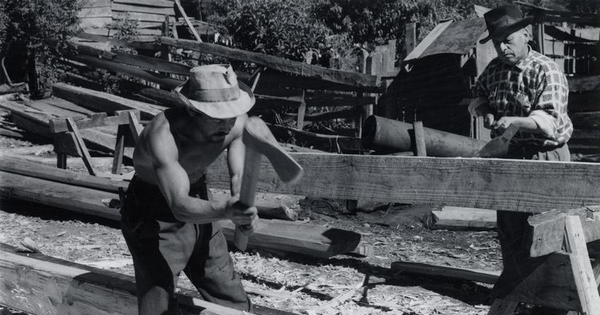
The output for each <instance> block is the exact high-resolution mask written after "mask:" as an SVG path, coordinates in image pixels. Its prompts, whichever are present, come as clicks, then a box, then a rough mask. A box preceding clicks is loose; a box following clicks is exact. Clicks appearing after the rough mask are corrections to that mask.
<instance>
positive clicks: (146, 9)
mask: <svg viewBox="0 0 600 315" xmlns="http://www.w3.org/2000/svg"><path fill="white" fill-rule="evenodd" d="M112 10H113V11H115V12H138V13H152V14H162V15H165V14H167V15H172V16H175V11H174V10H173V7H172V6H171V7H170V8H165V7H156V6H148V5H133V4H126V3H113V5H112Z"/></svg>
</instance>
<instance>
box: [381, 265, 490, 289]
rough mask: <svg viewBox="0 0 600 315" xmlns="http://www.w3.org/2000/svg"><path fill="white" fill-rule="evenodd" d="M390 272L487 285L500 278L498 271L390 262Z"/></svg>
mask: <svg viewBox="0 0 600 315" xmlns="http://www.w3.org/2000/svg"><path fill="white" fill-rule="evenodd" d="M390 270H391V271H392V273H393V274H395V275H397V274H399V273H413V274H419V275H426V276H442V277H448V278H454V279H460V280H469V281H475V282H482V283H489V284H494V283H496V280H498V277H500V272H499V271H497V272H496V271H486V270H478V269H468V268H457V267H450V266H440V265H432V264H425V263H415V262H406V261H395V262H392V265H391V266H390Z"/></svg>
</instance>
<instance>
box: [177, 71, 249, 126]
mask: <svg viewBox="0 0 600 315" xmlns="http://www.w3.org/2000/svg"><path fill="white" fill-rule="evenodd" d="M175 94H177V95H178V96H179V98H180V100H181V101H182V102H183V104H185V106H188V107H189V108H190V109H192V110H194V111H198V112H201V113H203V114H206V115H207V116H210V117H212V118H218V119H226V118H234V117H237V116H240V115H242V114H245V113H247V112H248V111H249V110H250V108H252V106H254V102H255V98H254V94H253V93H252V90H250V88H249V87H248V86H247V85H245V84H244V83H242V82H238V80H237V76H236V74H235V72H234V71H233V68H232V67H231V65H228V64H214V65H205V66H199V67H194V68H192V69H191V70H190V78H189V79H188V80H187V81H186V82H185V83H183V84H182V85H181V86H179V87H177V88H176V89H175Z"/></svg>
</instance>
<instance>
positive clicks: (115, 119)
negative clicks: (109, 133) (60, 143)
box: [50, 111, 140, 133]
mask: <svg viewBox="0 0 600 315" xmlns="http://www.w3.org/2000/svg"><path fill="white" fill-rule="evenodd" d="M134 112H135V113H134V115H136V116H137V117H139V116H140V112H139V111H134ZM73 121H74V122H75V124H76V125H77V128H79V129H88V128H94V127H100V126H116V125H124V124H128V123H129V117H128V111H117V112H116V115H114V116H110V117H108V116H106V113H97V114H94V115H92V116H91V117H90V118H84V119H73ZM66 131H69V129H68V127H67V123H66V121H65V120H64V118H63V119H60V118H59V119H51V120H50V132H52V133H59V132H66Z"/></svg>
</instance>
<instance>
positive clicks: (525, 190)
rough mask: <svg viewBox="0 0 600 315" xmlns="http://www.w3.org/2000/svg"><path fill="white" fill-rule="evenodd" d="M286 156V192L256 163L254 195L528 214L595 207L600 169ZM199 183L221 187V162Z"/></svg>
mask: <svg viewBox="0 0 600 315" xmlns="http://www.w3.org/2000/svg"><path fill="white" fill-rule="evenodd" d="M291 155H292V157H294V158H295V159H296V160H297V161H298V163H300V165H302V167H303V168H304V171H305V173H304V176H303V177H302V179H301V180H300V181H299V182H298V183H296V184H294V185H285V184H283V183H282V182H281V181H280V180H279V179H278V178H277V175H276V174H275V171H274V170H273V169H272V167H271V166H270V164H269V162H268V161H263V163H262V165H261V171H260V175H261V176H260V179H259V183H258V190H259V191H263V192H271V193H284V194H293V195H300V196H312V197H324V198H335V199H353V200H356V199H364V200H377V201H390V202H403V203H413V204H438V205H452V206H460V207H472V208H483V209H494V210H508V211H517V212H529V213H539V212H544V211H548V210H550V209H573V208H577V207H582V206H584V205H590V204H600V193H599V192H600V181H599V180H598V178H600V165H598V164H594V163H577V162H541V161H526V160H504V159H478V158H433V157H406V156H375V155H350V154H345V155H337V154H312V153H291ZM265 160H266V159H265ZM207 178H208V181H209V185H212V186H218V187H220V188H224V189H226V188H228V187H229V173H228V171H227V168H226V163H225V159H224V157H223V156H221V157H220V158H219V160H218V161H217V162H216V163H213V165H212V166H211V167H210V168H209V169H208V171H207ZM209 187H211V186H209Z"/></svg>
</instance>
